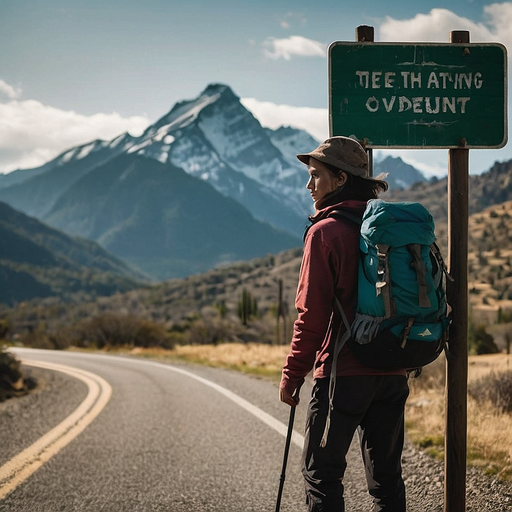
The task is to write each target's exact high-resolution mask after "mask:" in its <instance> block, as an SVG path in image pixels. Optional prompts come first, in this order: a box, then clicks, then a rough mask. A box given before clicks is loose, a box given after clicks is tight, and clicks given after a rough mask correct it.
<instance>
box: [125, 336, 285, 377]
mask: <svg viewBox="0 0 512 512" xmlns="http://www.w3.org/2000/svg"><path fill="white" fill-rule="evenodd" d="M288 351H289V347H288V346H285V345H263V344H259V343H220V344H218V345H177V346H176V347H175V348H174V349H173V350H164V349H141V348H135V349H133V350H132V351H131V353H132V354H135V355H143V356H146V357H157V358H160V359H174V360H181V361H188V362H193V363H200V364H208V365H210V366H216V367H222V368H230V369H234V370H239V371H242V372H245V373H250V374H253V375H265V376H267V377H271V378H273V379H274V380H278V379H279V378H280V376H281V368H282V367H283V363H284V360H285V358H286V355H287V354H288Z"/></svg>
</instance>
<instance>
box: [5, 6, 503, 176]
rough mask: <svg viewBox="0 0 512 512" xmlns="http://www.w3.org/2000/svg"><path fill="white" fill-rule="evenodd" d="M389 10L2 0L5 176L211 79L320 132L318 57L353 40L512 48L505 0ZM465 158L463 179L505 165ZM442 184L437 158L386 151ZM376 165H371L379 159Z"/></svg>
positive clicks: (132, 121)
mask: <svg viewBox="0 0 512 512" xmlns="http://www.w3.org/2000/svg"><path fill="white" fill-rule="evenodd" d="M417 5H418V4H416V5H415V3H414V2H410V1H408V0H407V1H406V0H395V1H388V2H380V1H377V0H372V1H370V0H359V1H358V2H350V3H348V2H340V1H339V0H336V1H333V0H324V1H323V2H311V0H293V1H292V0H284V1H280V0H273V1H267V0H255V1H254V2H249V1H247V2H243V1H240V0H238V1H234V0H222V1H217V2H215V1H210V2H205V1H201V0H187V2H182V1H180V2H177V1H174V0H145V1H144V2H140V0H138V1H134V0H123V1H120V0H102V1H100V0H88V1H87V2H83V1H80V2H78V1H76V0H17V1H15V2H13V1H11V0H0V45H1V46H0V47H1V48H2V52H0V172H9V171H11V170H13V169H16V168H19V167H22V168H26V167H30V166H35V165H40V164H42V163H44V162H45V161H47V160H48V159H50V158H52V157H54V156H56V155H57V154H58V153H59V152H60V151H62V150H65V149H67V148H69V147H71V146H74V145H77V144H81V143H86V142H88V141H90V140H92V139H95V138H104V139H110V138H113V137H114V136H116V135H118V134H120V133H122V132H124V131H130V132H131V133H132V134H137V133H140V132H141V131H142V130H143V129H144V128H145V127H146V126H147V125H148V124H150V123H152V122H154V121H156V120H157V119H158V118H159V117H161V116H163V115H164V114H165V113H167V112H168V111H169V110H170V109H171V108H172V106H173V105H174V104H175V103H176V102H177V101H181V100H184V99H191V98H194V97H195V96H197V95H198V94H199V93H200V92H201V91H202V90H203V89H204V88H205V87H206V86H207V85H208V84H209V83H213V82H221V83H225V84H227V85H229V86H230V87H231V88H232V89H233V90H234V92H235V93H236V94H237V95H238V96H239V97H240V98H241V99H242V101H243V103H244V104H245V105H246V106H247V107H248V108H249V109H250V110H252V111H253V113H254V114H255V115H256V117H258V118H259V119H260V121H261V122H262V124H264V125H265V126H270V127H273V128H275V127H277V126H278V125H282V124H283V125H292V126H297V127H301V128H304V129H307V130H309V131H310V132H311V133H312V134H313V135H315V136H316V137H317V138H319V139H321V138H324V137H327V136H328V128H327V126H328V112H327V110H328V62H327V47H328V45H329V44H330V43H332V42H333V41H353V40H354V37H355V28H356V27H357V26H358V25H371V26H373V27H375V40H376V41H382V42H385V41H394V42H397V41H404V42H405V41H414V42H420V41H421V42H423V41H424V42H427V41H436V42H448V38H449V32H450V30H457V29H463V30H470V32H471V41H472V42H500V43H503V44H505V46H507V47H510V46H511V45H512V34H511V30H510V27H511V26H512V2H501V3H496V4H491V3H488V2H483V1H479V0H473V1H470V0H455V1H452V2H449V3H445V4H443V3H438V2H432V1H424V2H422V3H421V8H419V7H418V6H417ZM510 146H512V143H510V144H509V145H508V146H507V147H506V148H504V149H501V150H472V151H471V153H470V166H471V172H472V173H478V172H482V171H484V170H487V169H488V168H489V167H490V166H491V165H492V164H493V163H494V161H496V160H500V161H501V160H508V159H510V158H512V149H511V147H510ZM384 154H393V155H395V154H400V155H401V156H403V157H404V158H405V159H406V160H407V161H409V162H410V163H413V164H414V165H416V166H418V167H419V168H421V169H422V170H424V171H425V172H426V173H427V174H438V175H443V174H446V165H447V151H446V150H436V151H432V150H414V151H405V152H404V151H398V150H394V151H392V150H387V151H386V152H385V153H384ZM377 156H378V155H377Z"/></svg>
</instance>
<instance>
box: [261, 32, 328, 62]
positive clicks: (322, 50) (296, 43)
mask: <svg viewBox="0 0 512 512" xmlns="http://www.w3.org/2000/svg"><path fill="white" fill-rule="evenodd" d="M262 46H263V52H264V54H265V56H266V57H268V58H269V59H272V60H278V59H285V60H290V59H291V58H292V56H297V57H324V58H327V45H325V44H323V43H319V42H318V41H313V40H312V39H307V38H305V37H302V36H290V37H287V38H286V39H277V38H275V37H268V38H267V39H265V41H264V42H263V43H262Z"/></svg>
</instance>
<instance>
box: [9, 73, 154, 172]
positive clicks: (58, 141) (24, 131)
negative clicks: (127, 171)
mask: <svg viewBox="0 0 512 512" xmlns="http://www.w3.org/2000/svg"><path fill="white" fill-rule="evenodd" d="M3 83H5V82H3ZM7 89H8V87H7ZM149 122H150V121H149V119H147V118H146V117H144V116H132V117H122V116H121V115H120V114H118V113H117V112H112V113H110V114H104V113H99V114H94V115H90V116H86V115H83V114H78V113H76V112H74V111H65V110H60V109H58V108H54V107H51V106H48V105H43V104H42V103H40V102H38V101H35V100H24V101H17V100H12V101H9V102H7V103H0V172H4V173H5V172H9V171H12V170H14V169H18V168H21V169H25V168H30V167H37V166H39V165H42V164H44V163H46V162H47V161H48V160H50V159H52V158H54V157H56V156H57V155H58V154H59V153H61V152H62V151H65V150H66V149H69V148H71V147H73V146H77V145H80V144H85V143H87V142H90V141H92V140H95V139H105V140H110V139H113V138H114V137H116V136H117V135H120V134H122V133H124V132H126V131H128V132H130V133H131V134H132V135H139V134H140V133H142V131H143V130H144V129H145V128H146V127H147V126H148V125H149Z"/></svg>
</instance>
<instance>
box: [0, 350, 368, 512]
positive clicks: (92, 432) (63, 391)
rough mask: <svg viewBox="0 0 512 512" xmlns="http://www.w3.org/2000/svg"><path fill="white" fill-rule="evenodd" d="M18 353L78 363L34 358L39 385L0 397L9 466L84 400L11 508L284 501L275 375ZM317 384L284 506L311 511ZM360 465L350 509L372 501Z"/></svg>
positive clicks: (195, 510)
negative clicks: (309, 455)
mask: <svg viewBox="0 0 512 512" xmlns="http://www.w3.org/2000/svg"><path fill="white" fill-rule="evenodd" d="M15 352H16V354H17V356H18V357H19V358H20V359H22V360H23V361H27V363H30V361H40V362H51V363H57V364H59V365H65V366H66V367H68V368H71V373H63V371H62V369H61V370H59V371H56V370H55V369H46V368H38V367H33V368H32V367H31V366H29V367H28V368H29V371H31V372H32V373H33V374H34V375H35V376H37V377H38V379H39V380H40V381H41V383H42V385H41V386H40V387H41V389H40V390H38V391H37V392H36V393H33V394H31V395H29V396H27V397H22V398H20V399H16V400H11V401H7V402H4V403H3V404H0V475H1V474H2V468H4V469H5V468H6V467H7V468H8V469H9V468H10V467H11V466H7V465H8V464H11V465H12V464H13V461H16V457H17V456H19V454H20V453H22V452H23V451H24V450H26V449H27V448H29V447H32V446H34V443H38V442H39V443H40V442H41V439H42V438H43V437H44V436H45V435H48V432H51V431H52V429H55V428H56V427H57V426H59V425H62V422H64V421H65V420H66V419H69V417H70V415H72V414H77V409H78V408H79V407H82V420H80V421H81V422H82V423H80V421H78V420H77V419H76V417H75V418H74V419H72V420H71V421H70V422H69V423H68V424H67V425H66V424H64V428H63V429H62V430H61V431H60V433H58V434H55V435H56V439H57V441H55V440H54V441H53V443H54V444H53V445H51V447H54V448H55V446H54V445H55V444H56V443H60V444H61V445H62V446H60V447H57V448H56V449H54V451H56V453H55V454H53V453H52V454H49V455H48V454H47V455H45V454H44V453H43V455H41V456H38V457H36V462H35V463H36V464H38V467H37V468H36V469H35V470H34V472H33V473H31V474H30V475H29V476H28V477H27V478H26V479H24V480H22V481H21V482H19V483H15V484H13V485H14V487H13V489H12V490H10V492H9V493H8V494H7V496H6V497H5V498H4V499H3V500H2V501H0V509H1V510H2V511H14V510H16V511H17V512H19V511H30V512H34V511H45V512H46V511H54V510H66V511H68V510H70V511H71V510H72V511H75V510H87V511H100V510H101V511H136V510H144V511H151V510H162V511H172V512H181V511H187V512H201V511H219V512H220V511H222V512H229V511H237V512H241V511H243V512H248V511H257V512H262V511H273V510H274V509H275V501H276V495H277V489H278V486H279V477H280V473H281V465H282V460H283V450H284V440H285V438H284V435H285V434H286V427H287V423H288V413H289V408H288V407H287V406H285V405H284V404H281V403H279V402H278V400H277V387H276V386H275V384H273V383H270V382H268V381H266V380H263V379H257V378H253V377H250V376H246V375H242V374H239V373H237V372H230V371H226V370H219V369H213V368H207V367H201V366H192V365H175V364H173V365H169V364H162V363H158V362H153V361H149V360H144V359H138V358H129V357H120V356H108V355H100V354H82V353H73V352H56V351H43V350H28V349H16V350H15ZM73 369H75V370H73ZM73 372H75V373H73ZM80 375H81V376H80ZM87 379H89V380H87ZM109 388H110V390H109ZM308 393H309V389H304V390H303V391H302V397H303V402H302V404H301V405H300V406H299V408H298V410H297V414H296V421H295V431H296V433H295V434H294V439H293V442H292V446H291V449H290V455H289V460H288V469H287V473H286V482H285V487H284V494H283V498H282V504H281V510H282V511H290V512H298V511H300V510H304V505H303V501H304V500H303V490H302V477H301V475H300V448H299V446H300V445H301V442H302V436H301V434H302V432H303V429H304V425H303V421H304V412H305V405H303V404H305V403H306V402H307V397H308ZM87 401H88V403H87V405H84V403H85V402H87ZM93 413H94V414H93ZM87 414H88V415H89V416H88V417H87ZM71 424H75V428H76V429H77V430H76V431H73V429H72V428H71ZM59 436H60V437H59ZM66 436H67V438H66ZM68 438H69V439H68ZM356 457H357V454H356ZM356 466H357V467H356V468H355V469H354V471H355V472H354V474H353V475H352V476H351V475H350V474H349V475H347V478H349V479H350V478H352V479H354V480H355V481H358V487H359V488H360V489H359V491H357V493H356V494H359V496H358V497H357V500H356V503H357V505H356V504H355V503H354V502H352V505H351V507H349V505H350V501H351V498H350V495H349V496H347V507H348V509H349V510H368V509H369V503H368V501H367V500H366V499H363V500H362V499H361V491H363V490H364V482H363V480H364V477H363V476H362V472H361V471H360V464H357V463H356ZM4 472H5V471H4ZM0 489H1V487H0ZM347 490H348V489H347ZM354 491H355V489H354ZM0 495H1V492H0ZM354 499H355V496H354V497H353V498H352V500H354Z"/></svg>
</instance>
